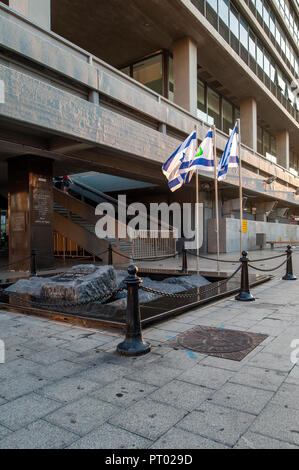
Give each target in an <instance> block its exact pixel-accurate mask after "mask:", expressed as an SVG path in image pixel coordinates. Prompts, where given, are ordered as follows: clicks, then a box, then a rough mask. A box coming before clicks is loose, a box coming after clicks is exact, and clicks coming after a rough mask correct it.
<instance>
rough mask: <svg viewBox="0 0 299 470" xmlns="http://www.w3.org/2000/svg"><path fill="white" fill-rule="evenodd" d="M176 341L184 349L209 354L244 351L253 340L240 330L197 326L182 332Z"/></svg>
mask: <svg viewBox="0 0 299 470" xmlns="http://www.w3.org/2000/svg"><path fill="white" fill-rule="evenodd" d="M178 343H179V344H180V345H181V346H183V347H184V348H186V349H191V350H192V351H198V352H202V353H206V354H209V353H232V352H238V351H244V349H248V348H250V347H251V346H252V343H253V340H252V338H251V337H250V336H249V335H248V334H247V333H243V332H241V331H235V330H224V329H222V328H203V327H199V328H198V329H196V330H193V331H191V332H188V333H184V334H183V336H182V337H180V338H178Z"/></svg>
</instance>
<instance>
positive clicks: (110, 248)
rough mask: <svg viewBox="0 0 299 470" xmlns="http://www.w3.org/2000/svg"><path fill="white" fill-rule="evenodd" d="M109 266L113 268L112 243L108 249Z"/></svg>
mask: <svg viewBox="0 0 299 470" xmlns="http://www.w3.org/2000/svg"><path fill="white" fill-rule="evenodd" d="M108 264H109V266H113V247H112V244H111V243H110V244H109V248H108Z"/></svg>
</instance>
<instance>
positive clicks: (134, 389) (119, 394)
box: [91, 378, 157, 407]
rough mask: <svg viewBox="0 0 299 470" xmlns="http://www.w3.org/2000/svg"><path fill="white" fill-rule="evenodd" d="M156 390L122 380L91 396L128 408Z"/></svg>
mask: <svg viewBox="0 0 299 470" xmlns="http://www.w3.org/2000/svg"><path fill="white" fill-rule="evenodd" d="M156 388H157V387H154V386H152V385H148V384H140V383H139V382H135V381H133V380H128V379H126V378H122V379H121V380H117V381H116V382H112V383H111V384H109V385H106V386H105V387H102V388H100V389H99V390H97V391H96V392H93V393H92V394H91V396H93V397H94V398H99V399H101V400H105V401H108V402H110V403H113V404H115V405H118V406H125V407H127V406H130V405H132V403H135V402H136V401H138V400H141V399H142V398H144V397H145V396H146V395H149V394H150V393H152V392H153V391H154V390H156Z"/></svg>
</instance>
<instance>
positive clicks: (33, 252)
mask: <svg viewBox="0 0 299 470" xmlns="http://www.w3.org/2000/svg"><path fill="white" fill-rule="evenodd" d="M36 271H37V269H36V249H35V248H33V249H32V250H31V263H30V275H31V277H35V276H36Z"/></svg>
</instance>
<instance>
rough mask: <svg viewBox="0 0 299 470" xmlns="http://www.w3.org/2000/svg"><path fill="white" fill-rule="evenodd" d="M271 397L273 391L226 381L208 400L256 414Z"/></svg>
mask: <svg viewBox="0 0 299 470" xmlns="http://www.w3.org/2000/svg"><path fill="white" fill-rule="evenodd" d="M272 397H273V392H270V391H266V390H261V389H258V388H252V387H245V386H244V385H238V384H233V383H227V384H225V385H224V386H223V387H222V388H221V389H220V390H218V391H217V392H216V393H215V394H214V395H213V396H212V397H211V398H209V399H208V400H209V401H210V402H211V403H215V404H218V405H223V406H227V407H228V408H235V409H237V410H240V411H245V412H247V413H252V414H255V415H258V414H259V413H260V412H261V411H262V409H263V408H264V407H265V406H266V404H267V403H268V402H269V400H270V399H271V398H272Z"/></svg>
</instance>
